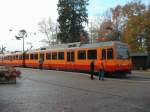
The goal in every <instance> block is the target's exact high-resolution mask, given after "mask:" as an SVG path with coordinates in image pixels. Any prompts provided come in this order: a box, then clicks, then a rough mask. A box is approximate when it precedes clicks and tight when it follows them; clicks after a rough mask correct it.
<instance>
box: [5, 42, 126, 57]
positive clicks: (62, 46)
mask: <svg viewBox="0 0 150 112" xmlns="http://www.w3.org/2000/svg"><path fill="white" fill-rule="evenodd" d="M114 44H119V45H127V44H126V43H123V42H121V41H107V42H98V43H92V44H91V43H90V44H82V43H81V42H75V43H68V44H57V45H52V46H49V47H44V48H39V49H35V50H30V51H26V53H30V52H32V53H34V52H38V51H40V52H44V51H45V50H64V49H66V50H68V49H76V48H96V47H100V46H112V45H114ZM22 53H23V52H22V51H20V52H13V53H7V54H5V55H12V54H14V55H15V54H22Z"/></svg>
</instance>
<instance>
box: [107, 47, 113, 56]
mask: <svg viewBox="0 0 150 112" xmlns="http://www.w3.org/2000/svg"><path fill="white" fill-rule="evenodd" d="M107 59H113V49H112V48H109V49H107Z"/></svg>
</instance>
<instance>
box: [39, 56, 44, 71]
mask: <svg viewBox="0 0 150 112" xmlns="http://www.w3.org/2000/svg"><path fill="white" fill-rule="evenodd" d="M43 61H44V60H43V58H40V60H39V68H40V70H42V69H43Z"/></svg>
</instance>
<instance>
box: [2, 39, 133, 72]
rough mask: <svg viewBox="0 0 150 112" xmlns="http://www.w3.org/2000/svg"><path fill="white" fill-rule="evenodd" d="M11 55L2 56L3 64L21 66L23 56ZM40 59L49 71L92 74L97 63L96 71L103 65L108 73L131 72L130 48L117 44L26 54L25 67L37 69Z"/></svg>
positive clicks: (105, 43) (114, 42) (108, 43)
mask: <svg viewBox="0 0 150 112" xmlns="http://www.w3.org/2000/svg"><path fill="white" fill-rule="evenodd" d="M72 44H73V43H72ZM69 45H71V44H69ZM66 46H67V45H66ZM72 46H73V45H72ZM74 46H75V44H74ZM8 56H9V57H10V59H9V58H8ZM8 56H3V57H1V58H0V64H8V65H14V66H22V64H23V56H22V55H21V53H14V54H12V55H8ZM17 57H18V59H17ZM19 57H20V58H19ZM40 58H42V59H43V60H44V61H43V67H44V68H47V69H62V70H73V71H86V72H89V70H90V63H91V61H92V60H94V62H95V72H97V71H98V70H99V68H100V65H101V63H103V65H104V70H105V73H116V72H121V73H123V74H126V73H130V72H131V59H130V57H129V54H128V46H127V44H125V43H122V42H117V41H110V42H101V43H95V44H81V45H79V46H75V47H64V48H63V47H62V48H61V47H60V48H51V49H47V50H37V51H29V52H27V53H26V54H25V66H26V67H34V68H38V67H39V60H40Z"/></svg>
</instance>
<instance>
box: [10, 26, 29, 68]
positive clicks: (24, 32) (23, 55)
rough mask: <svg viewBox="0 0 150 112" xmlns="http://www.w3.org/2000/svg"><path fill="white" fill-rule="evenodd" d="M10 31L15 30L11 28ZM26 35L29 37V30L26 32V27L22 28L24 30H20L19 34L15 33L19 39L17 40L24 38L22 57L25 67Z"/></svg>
mask: <svg viewBox="0 0 150 112" xmlns="http://www.w3.org/2000/svg"><path fill="white" fill-rule="evenodd" d="M9 31H10V32H12V31H13V30H12V29H10V30H9ZM24 37H27V32H26V30H24V29H22V30H19V33H18V34H17V35H15V38H16V39H17V40H20V39H22V40H23V43H22V45H23V46H22V52H23V53H22V59H23V62H22V65H23V67H25V50H24Z"/></svg>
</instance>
